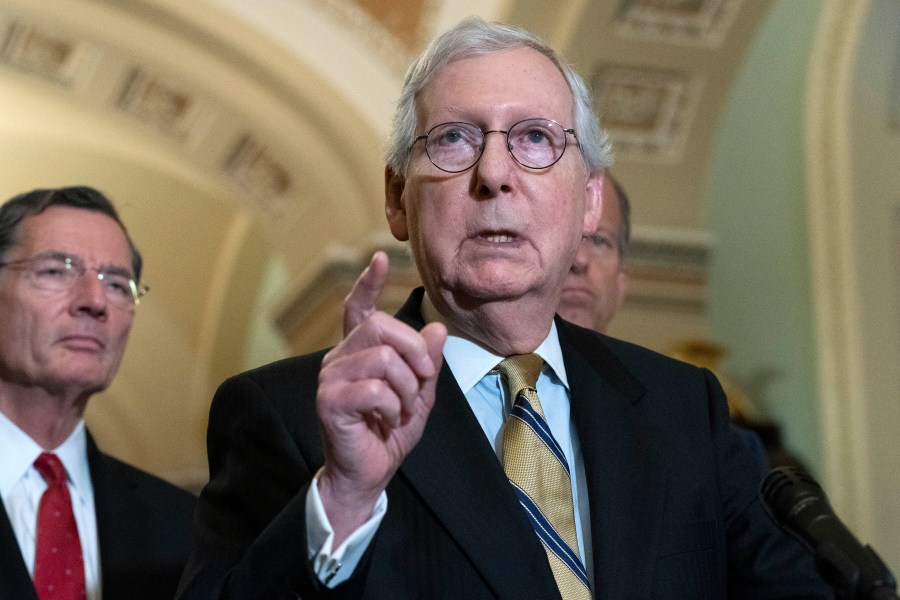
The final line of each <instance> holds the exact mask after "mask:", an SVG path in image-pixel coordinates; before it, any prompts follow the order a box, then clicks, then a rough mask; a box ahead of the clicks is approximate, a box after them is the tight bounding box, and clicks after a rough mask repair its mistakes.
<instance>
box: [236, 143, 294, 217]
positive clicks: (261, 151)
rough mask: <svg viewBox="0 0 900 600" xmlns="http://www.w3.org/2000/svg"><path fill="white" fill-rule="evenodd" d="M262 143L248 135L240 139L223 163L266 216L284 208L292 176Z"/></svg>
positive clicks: (283, 211)
mask: <svg viewBox="0 0 900 600" xmlns="http://www.w3.org/2000/svg"><path fill="white" fill-rule="evenodd" d="M284 165H285V163H283V162H282V161H280V160H278V159H277V158H276V157H275V156H274V155H273V154H272V152H271V151H270V150H269V148H267V147H266V146H265V145H264V144H263V143H262V142H260V141H259V140H257V139H256V138H254V137H253V136H251V135H249V134H248V135H245V136H243V137H242V138H240V139H239V140H238V142H237V145H236V146H235V148H234V151H232V152H231V154H230V156H229V158H228V160H227V161H226V163H225V170H226V171H227V172H228V173H229V174H231V175H232V176H233V177H234V179H235V181H237V182H238V183H239V184H240V185H241V187H243V188H244V189H245V190H247V191H248V192H249V193H250V194H251V195H252V196H253V198H255V199H256V201H257V203H258V204H259V205H260V208H262V209H263V210H264V211H265V212H266V213H267V214H268V215H269V216H270V217H274V218H277V217H280V216H283V215H284V214H285V212H286V211H287V205H286V204H287V198H288V194H289V192H290V190H291V188H292V186H293V182H294V178H293V176H292V175H291V172H290V171H289V170H288V168H287V167H285V166H284Z"/></svg>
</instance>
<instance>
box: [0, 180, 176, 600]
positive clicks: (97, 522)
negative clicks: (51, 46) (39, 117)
mask: <svg viewBox="0 0 900 600" xmlns="http://www.w3.org/2000/svg"><path fill="white" fill-rule="evenodd" d="M140 274H141V256H140V254H139V253H138V251H137V249H136V248H135V246H134V244H133V243H132V241H131V239H130V237H129V236H128V233H127V231H126V230H125V227H124V226H123V225H122V223H121V221H120V220H119V217H118V215H117V213H116V210H115V208H114V207H113V206H112V204H111V203H110V202H109V200H108V199H107V198H106V197H105V196H103V194H101V193H100V192H98V191H96V190H94V189H91V188H87V187H70V188H60V189H48V190H34V191H32V192H28V193H25V194H21V195H19V196H17V197H15V198H12V199H11V200H9V201H8V202H6V203H5V204H4V205H3V206H2V207H0V456H2V457H3V459H2V461H0V496H2V500H3V502H2V504H0V563H2V565H3V567H2V568H0V598H3V599H6V598H11V599H12V598H14V599H15V600H81V599H87V600H101V599H102V600H139V599H143V600H156V599H160V600H162V599H168V598H171V597H172V596H173V595H174V593H175V587H176V585H177V582H178V577H179V575H180V572H181V569H182V567H183V564H184V561H185V558H186V555H187V552H188V547H189V539H190V538H189V526H190V520H191V516H192V513H193V506H194V497H193V496H192V495H191V494H189V493H187V492H185V491H183V490H180V489H178V488H176V487H175V486H172V485H170V484H168V483H166V482H164V481H162V480H160V479H157V478H155V477H153V476H151V475H149V474H147V473H143V472H141V471H139V470H137V469H135V468H133V467H130V466H128V465H126V464H125V463H122V462H120V461H118V460H116V459H114V458H112V457H110V456H107V455H105V454H103V453H101V452H100V451H99V450H98V449H97V446H96V444H95V443H94V441H93V439H92V438H91V436H90V434H89V433H88V431H87V429H86V428H85V425H84V421H83V418H82V417H83V414H84V410H85V407H86V405H87V402H88V400H89V399H90V398H91V396H93V395H94V394H95V393H97V392H100V391H102V390H104V389H106V387H107V386H108V385H109V384H110V382H111V381H112V378H113V376H114V375H115V373H116V370H117V369H118V366H119V362H120V361H121V359H122V355H123V353H124V352H125V346H126V343H127V341H128V334H129V332H130V331H131V325H132V323H133V321H134V316H135V308H136V305H137V303H138V300H139V299H140V297H141V296H142V295H143V293H144V291H145V288H143V287H142V286H140V284H139V282H140Z"/></svg>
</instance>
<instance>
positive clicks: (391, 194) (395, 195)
mask: <svg viewBox="0 0 900 600" xmlns="http://www.w3.org/2000/svg"><path fill="white" fill-rule="evenodd" d="M405 187H406V180H405V179H404V178H403V177H401V176H400V175H398V174H397V173H395V172H394V170H393V169H391V168H390V167H385V168H384V214H385V216H386V217H387V221H388V226H389V227H390V228H391V233H392V234H393V235H394V237H395V238H397V239H398V240H400V241H401V242H405V241H407V240H409V225H408V223H407V222H406V208H405V207H404V206H403V190H404V189H405Z"/></svg>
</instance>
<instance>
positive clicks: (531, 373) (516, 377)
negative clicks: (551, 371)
mask: <svg viewBox="0 0 900 600" xmlns="http://www.w3.org/2000/svg"><path fill="white" fill-rule="evenodd" d="M543 366H544V359H543V358H541V357H540V356H538V355H537V354H534V353H532V354H514V355H512V356H509V357H507V358H505V359H503V361H502V362H501V363H500V364H499V365H497V368H498V369H500V372H501V373H503V375H504V376H505V377H506V381H507V382H508V384H509V393H510V394H511V395H512V398H513V400H515V398H516V397H517V396H518V395H519V394H520V393H521V392H522V390H523V389H529V390H536V389H537V380H538V377H539V376H540V374H541V369H542V368H543Z"/></svg>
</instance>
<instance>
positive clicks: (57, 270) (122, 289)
mask: <svg viewBox="0 0 900 600" xmlns="http://www.w3.org/2000/svg"><path fill="white" fill-rule="evenodd" d="M88 271H93V272H95V273H96V276H97V279H99V280H100V282H101V283H102V284H103V292H104V294H105V295H106V298H107V300H109V302H110V303H111V304H114V305H116V306H118V307H120V308H124V309H133V308H134V305H135V304H136V303H137V300H138V297H139V296H140V293H139V292H138V289H137V285H136V284H135V282H134V280H133V279H132V278H131V277H129V276H128V275H126V274H124V273H116V272H114V271H104V270H98V269H93V268H88V267H86V266H85V265H84V263H83V262H82V261H81V260H80V259H78V258H77V257H70V256H56V255H53V256H44V257H40V256H39V257H37V258H35V259H33V260H32V261H31V264H30V265H29V267H28V276H29V278H30V280H31V282H32V283H33V284H34V285H35V286H36V287H38V288H40V289H43V290H47V291H50V292H65V291H68V290H70V289H72V287H74V286H75V283H76V282H78V280H79V279H81V278H82V277H84V276H85V275H86V274H87V272H88Z"/></svg>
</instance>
